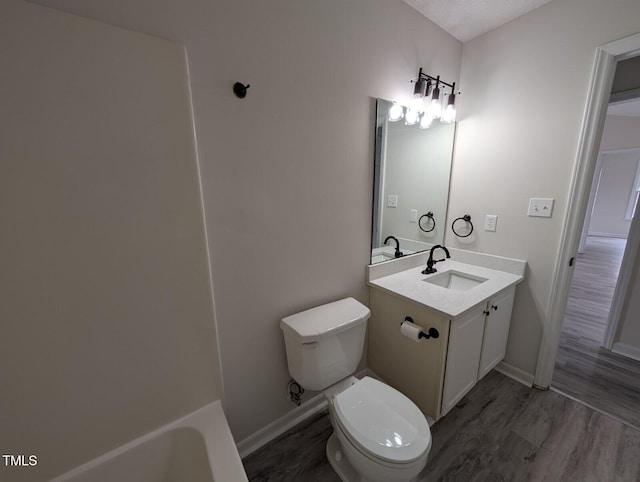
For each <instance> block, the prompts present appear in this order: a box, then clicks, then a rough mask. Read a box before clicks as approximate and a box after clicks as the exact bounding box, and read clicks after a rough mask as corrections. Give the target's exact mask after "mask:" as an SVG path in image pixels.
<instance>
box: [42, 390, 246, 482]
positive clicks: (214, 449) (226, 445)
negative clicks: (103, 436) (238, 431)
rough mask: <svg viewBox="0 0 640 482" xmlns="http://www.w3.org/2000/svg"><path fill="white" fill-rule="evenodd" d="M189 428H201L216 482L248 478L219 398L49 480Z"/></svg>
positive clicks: (58, 481) (238, 481) (63, 477)
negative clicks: (175, 430) (159, 437)
mask: <svg viewBox="0 0 640 482" xmlns="http://www.w3.org/2000/svg"><path fill="white" fill-rule="evenodd" d="M179 427H190V428H194V429H196V430H198V431H199V432H200V433H201V434H202V436H203V438H204V440H205V444H206V446H207V454H208V456H209V463H210V465H211V472H212V474H213V478H214V480H215V481H216V482H245V481H248V479H247V474H246V473H245V471H244V467H243V465H242V460H240V455H239V454H238V450H237V449H236V445H235V441H234V440H233V436H232V435H231V430H230V428H229V424H228V422H227V418H226V416H225V414H224V410H223V409H222V404H221V403H220V400H216V401H214V402H212V403H210V404H208V405H205V406H204V407H202V408H199V409H198V410H196V411H195V412H192V413H190V414H188V415H185V416H184V417H181V418H179V419H177V420H174V421H172V422H169V423H168V424H166V425H164V426H162V427H160V428H157V429H155V430H153V431H151V432H148V433H146V434H144V435H142V436H140V437H138V438H136V439H134V440H131V441H130V442H127V443H125V444H124V445H121V446H120V447H117V448H115V449H113V450H111V451H109V452H107V453H105V454H103V455H100V456H98V457H96V458H95V459H92V460H90V461H88V462H85V463H84V464H82V465H79V466H78V467H75V468H74V469H72V470H70V471H68V472H65V473H64V474H62V475H59V476H57V477H55V478H53V479H51V481H50V482H66V481H67V480H69V479H70V478H72V477H75V476H78V475H80V474H82V473H83V472H86V471H89V470H91V469H93V468H95V467H97V466H99V465H101V464H103V463H105V462H106V461H108V460H110V459H113V458H115V457H117V456H118V455H121V454H123V453H125V452H128V451H129V450H131V449H133V448H134V447H136V446H138V445H140V444H142V443H144V442H147V441H149V440H151V439H153V438H154V437H156V436H158V435H160V434H162V433H164V432H168V431H170V430H172V429H174V428H179Z"/></svg>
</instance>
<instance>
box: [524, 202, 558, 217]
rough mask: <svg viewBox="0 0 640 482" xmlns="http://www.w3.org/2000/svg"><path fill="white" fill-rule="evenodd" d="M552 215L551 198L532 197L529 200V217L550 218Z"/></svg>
mask: <svg viewBox="0 0 640 482" xmlns="http://www.w3.org/2000/svg"><path fill="white" fill-rule="evenodd" d="M552 213H553V199H552V198H542V197H532V198H531V199H529V211H528V212H527V214H528V215H529V216H534V217H540V218H550V217H551V214H552Z"/></svg>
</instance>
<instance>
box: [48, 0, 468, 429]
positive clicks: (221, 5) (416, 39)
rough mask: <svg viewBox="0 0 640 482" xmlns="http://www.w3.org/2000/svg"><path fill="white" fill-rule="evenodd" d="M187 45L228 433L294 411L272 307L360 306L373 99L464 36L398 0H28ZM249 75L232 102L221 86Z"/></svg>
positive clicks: (403, 94)
mask: <svg viewBox="0 0 640 482" xmlns="http://www.w3.org/2000/svg"><path fill="white" fill-rule="evenodd" d="M38 3H42V4H47V5H55V6H57V7H60V8H64V9H68V10H71V11H73V12H76V13H79V14H82V15H86V16H89V17H94V18H99V19H102V20H104V21H106V22H109V23H112V24H116V25H121V26H125V27H127V28H131V29H134V30H139V31H142V32H147V33H151V34H154V35H158V36H162V37H166V38H170V39H174V40H178V41H180V42H183V43H184V44H185V45H186V47H187V52H188V57H189V65H190V71H191V85H192V88H193V96H194V108H195V114H196V129H197V134H198V149H199V158H200V162H201V167H202V175H203V187H204V197H205V212H206V217H207V226H208V228H209V239H210V248H211V253H212V266H213V278H214V293H215V299H216V320H217V323H218V329H219V336H220V349H221V355H222V369H223V378H224V407H225V411H226V412H227V415H228V417H229V421H230V425H231V428H232V431H233V433H234V436H235V437H236V440H238V441H239V440H242V439H243V438H245V437H247V436H248V435H250V434H252V433H253V432H255V431H256V430H258V429H260V428H261V427H263V426H265V425H267V424H268V423H270V422H271V421H273V420H275V419H276V418H278V417H279V416H281V415H283V414H285V413H287V412H288V411H289V410H291V409H292V407H293V406H292V405H291V403H290V402H289V401H288V400H287V399H286V387H287V383H288V381H289V378H290V377H289V374H288V371H287V367H286V357H285V351H284V342H283V339H282V333H281V331H280V328H279V321H280V319H281V318H282V317H283V316H286V315H289V314H292V313H294V312H297V311H300V310H303V309H306V308H309V307H312V306H314V305H318V304H321V303H324V302H328V301H332V300H335V299H338V298H341V297H344V296H354V297H356V298H357V299H359V300H360V301H363V302H365V303H368V290H367V288H366V286H365V283H364V277H365V265H366V264H368V263H369V260H370V246H371V205H372V184H373V144H374V122H375V102H374V101H373V98H375V97H382V98H386V99H397V100H401V101H406V100H408V98H409V97H410V95H411V93H412V90H411V85H410V84H409V79H411V78H412V77H415V76H416V75H417V72H418V68H419V67H421V66H422V67H424V68H425V70H426V71H427V72H429V73H431V74H434V75H437V74H439V75H441V76H442V78H443V79H449V81H454V80H457V79H458V77H459V68H460V58H461V50H462V46H461V44H460V42H458V41H457V40H455V39H454V38H453V37H451V36H450V35H448V34H447V33H445V32H444V31H443V30H441V29H439V28H438V27H436V26H434V25H433V24H432V23H431V22H429V21H428V20H426V19H425V18H424V17H422V16H421V15H419V14H418V13H417V12H416V11H415V10H413V9H412V8H411V7H409V6H408V5H406V4H405V3H404V2H402V1H401V0H352V1H349V2H345V1H342V0H326V1H322V2H309V1H306V2H300V1H297V0H275V1H271V2H263V1H258V0H217V1H215V2H214V1H211V0H137V1H136V2H131V1H129V0H114V1H109V2H105V1H104V0H39V1H38ZM236 81H241V82H244V83H249V84H251V87H250V88H249V91H248V95H247V97H246V98H245V99H244V100H239V99H237V98H235V97H234V96H233V94H232V91H231V86H232V85H233V83H234V82H236Z"/></svg>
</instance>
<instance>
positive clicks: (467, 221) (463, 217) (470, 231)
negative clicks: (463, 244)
mask: <svg viewBox="0 0 640 482" xmlns="http://www.w3.org/2000/svg"><path fill="white" fill-rule="evenodd" d="M458 221H465V222H466V223H467V224H468V225H469V226H471V229H470V230H469V232H468V233H467V234H459V233H458V232H457V231H456V228H455V225H456V223H457V222H458ZM451 231H453V234H455V235H456V236H458V237H459V238H466V237H467V236H470V235H471V233H473V223H472V222H471V216H470V215H469V214H465V215H464V216H462V217H459V218H457V219H454V220H453V222H452V223H451Z"/></svg>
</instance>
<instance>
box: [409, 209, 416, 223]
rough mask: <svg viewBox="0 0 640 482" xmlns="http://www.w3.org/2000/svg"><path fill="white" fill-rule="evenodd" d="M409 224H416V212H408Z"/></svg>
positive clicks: (414, 210) (413, 210)
mask: <svg viewBox="0 0 640 482" xmlns="http://www.w3.org/2000/svg"><path fill="white" fill-rule="evenodd" d="M409 222H410V223H417V222H418V210H417V209H412V210H410V211H409Z"/></svg>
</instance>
